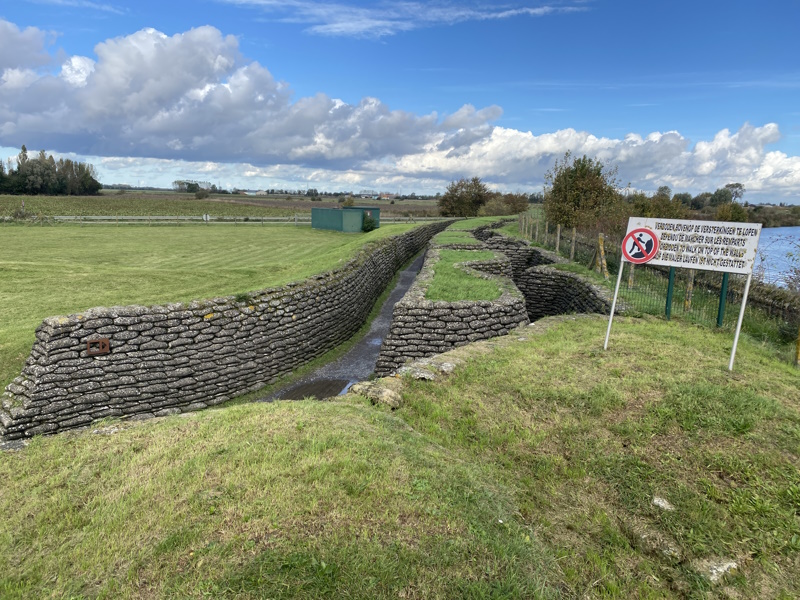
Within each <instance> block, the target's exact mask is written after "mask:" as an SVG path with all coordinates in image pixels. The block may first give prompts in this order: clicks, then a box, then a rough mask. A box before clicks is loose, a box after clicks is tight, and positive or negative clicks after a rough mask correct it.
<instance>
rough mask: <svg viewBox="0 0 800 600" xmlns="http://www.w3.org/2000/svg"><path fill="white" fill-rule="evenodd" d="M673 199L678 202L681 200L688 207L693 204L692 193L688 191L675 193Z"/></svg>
mask: <svg viewBox="0 0 800 600" xmlns="http://www.w3.org/2000/svg"><path fill="white" fill-rule="evenodd" d="M672 199H673V200H677V201H678V202H680V203H681V204H683V205H684V206H686V207H689V206H691V205H692V195H691V194H690V193H688V192H681V193H680V194H675V195H674V196H673V197H672Z"/></svg>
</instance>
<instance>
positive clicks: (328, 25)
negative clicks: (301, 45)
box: [218, 0, 588, 38]
mask: <svg viewBox="0 0 800 600" xmlns="http://www.w3.org/2000/svg"><path fill="white" fill-rule="evenodd" d="M218 1H219V2H224V3H226V4H236V5H239V6H251V7H255V8H259V9H261V10H263V11H264V12H266V13H269V14H277V15H282V16H280V17H279V18H280V19H281V20H283V21H284V22H289V23H301V24H306V25H308V26H309V27H308V29H307V31H308V32H309V33H313V34H318V35H326V36H350V37H371V38H381V37H384V36H389V35H395V34H397V33H400V32H403V31H411V30H413V29H419V28H422V27H434V26H442V25H444V26H446V25H454V24H456V23H462V22H466V21H489V20H499V19H511V18H514V17H543V16H545V15H550V14H554V13H565V12H578V11H584V10H588V8H587V6H586V5H585V4H582V3H581V2H573V3H572V4H563V3H558V4H557V5H555V6H536V7H528V6H517V7H514V8H509V7H508V6H496V5H492V4H489V3H481V4H477V5H474V6H466V5H465V4H466V3H460V4H452V3H449V2H425V3H423V2H382V3H379V4H377V5H375V6H355V5H352V4H345V3H342V2H314V1H313V0H218Z"/></svg>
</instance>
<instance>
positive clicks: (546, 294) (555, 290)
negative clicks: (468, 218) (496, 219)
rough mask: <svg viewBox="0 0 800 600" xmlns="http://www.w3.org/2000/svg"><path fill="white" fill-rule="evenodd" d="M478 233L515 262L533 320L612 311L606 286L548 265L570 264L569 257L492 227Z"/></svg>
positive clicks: (516, 280)
mask: <svg viewBox="0 0 800 600" xmlns="http://www.w3.org/2000/svg"><path fill="white" fill-rule="evenodd" d="M474 235H475V237H476V238H478V239H480V240H481V241H482V242H483V244H484V245H485V246H486V247H488V248H491V249H492V250H496V251H498V252H502V253H503V254H505V255H506V256H507V257H508V258H509V260H510V261H511V265H512V267H513V279H514V283H515V284H516V286H517V287H518V288H519V290H520V291H521V292H522V294H523V296H525V305H526V307H527V311H528V318H529V319H530V320H531V321H536V320H537V319H541V318H543V317H548V316H551V315H562V314H568V313H601V314H608V313H609V311H610V310H611V300H612V298H611V294H609V293H608V292H607V291H606V290H605V289H604V288H602V287H600V286H597V285H594V284H593V283H592V282H591V281H589V280H587V279H585V278H584V277H581V276H580V275H576V274H574V273H568V272H566V271H559V270H557V269H554V268H551V267H548V266H547V265H553V264H558V263H567V262H569V261H568V260H567V259H565V258H563V257H561V256H558V255H557V254H555V253H554V252H550V251H548V250H545V249H543V248H534V247H532V246H531V245H530V244H529V243H528V242H527V241H524V240H514V239H511V238H508V237H505V236H503V235H500V234H498V233H496V232H494V231H491V228H488V227H482V228H479V229H477V230H476V231H475V234H474Z"/></svg>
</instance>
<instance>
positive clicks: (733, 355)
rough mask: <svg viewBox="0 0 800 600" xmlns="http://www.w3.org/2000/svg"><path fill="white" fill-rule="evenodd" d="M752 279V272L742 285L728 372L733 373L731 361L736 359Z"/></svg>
mask: <svg viewBox="0 0 800 600" xmlns="http://www.w3.org/2000/svg"><path fill="white" fill-rule="evenodd" d="M752 279H753V272H752V271H750V274H749V275H748V276H747V283H746V284H744V296H742V307H741V308H740V309H739V322H738V323H737V324H736V335H735V336H734V337H733V350H731V362H730V364H729V365H728V371H733V359H734V358H736V346H738V345H739V332H740V331H741V330H742V321H743V320H744V309H745V307H746V306H747V294H749V293H750V281H752Z"/></svg>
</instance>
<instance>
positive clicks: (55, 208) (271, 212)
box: [0, 190, 439, 217]
mask: <svg viewBox="0 0 800 600" xmlns="http://www.w3.org/2000/svg"><path fill="white" fill-rule="evenodd" d="M23 200H24V201H25V211H26V212H28V213H32V214H34V215H39V214H41V215H43V216H46V217H52V216H61V215H64V216H86V215H98V216H116V215H118V216H147V215H152V216H198V215H203V214H209V215H211V216H212V217H234V216H238V217H286V216H291V215H294V214H297V213H299V214H305V213H308V214H310V213H311V209H312V208H314V207H317V208H319V207H327V208H334V207H341V206H342V204H341V203H339V202H337V199H336V198H332V197H327V196H325V197H323V200H322V201H319V202H312V201H311V198H309V197H306V196H286V195H275V196H245V195H238V194H237V195H231V194H220V195H212V196H211V197H210V198H207V199H204V200H198V199H195V197H194V195H193V194H179V193H176V192H167V191H165V192H138V191H130V192H128V191H126V192H125V193H123V194H120V193H119V192H118V191H114V190H106V191H105V193H103V194H101V195H99V196H7V195H0V217H4V216H5V217H9V216H11V215H12V214H13V213H14V212H15V211H17V210H19V209H20V208H21V206H22V201H23ZM354 201H355V204H356V205H359V206H377V207H379V208H380V209H381V214H382V215H394V216H409V215H410V216H438V215H439V209H438V205H437V202H436V200H395V201H394V204H392V201H391V200H369V199H360V198H356V199H354Z"/></svg>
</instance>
